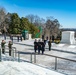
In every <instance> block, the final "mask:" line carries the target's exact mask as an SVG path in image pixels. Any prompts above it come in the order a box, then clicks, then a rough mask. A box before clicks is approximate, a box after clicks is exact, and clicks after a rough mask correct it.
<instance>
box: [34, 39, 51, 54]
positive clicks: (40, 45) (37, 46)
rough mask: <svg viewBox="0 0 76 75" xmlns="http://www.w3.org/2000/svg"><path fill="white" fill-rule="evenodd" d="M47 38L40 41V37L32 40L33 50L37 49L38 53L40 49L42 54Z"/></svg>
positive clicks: (49, 43) (49, 44)
mask: <svg viewBox="0 0 76 75" xmlns="http://www.w3.org/2000/svg"><path fill="white" fill-rule="evenodd" d="M46 41H47V40H43V41H41V40H40V39H39V40H38V41H37V39H35V41H34V51H35V53H36V52H37V51H38V54H40V51H42V54H44V51H45V45H46ZM48 46H49V51H50V50H51V40H49V41H48Z"/></svg>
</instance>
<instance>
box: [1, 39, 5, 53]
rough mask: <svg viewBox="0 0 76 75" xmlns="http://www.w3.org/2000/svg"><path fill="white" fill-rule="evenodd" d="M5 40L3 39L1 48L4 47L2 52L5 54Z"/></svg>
mask: <svg viewBox="0 0 76 75" xmlns="http://www.w3.org/2000/svg"><path fill="white" fill-rule="evenodd" d="M5 43H6V42H5V41H4V40H2V42H1V48H2V53H3V54H5Z"/></svg>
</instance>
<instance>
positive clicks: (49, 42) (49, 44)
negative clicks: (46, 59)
mask: <svg viewBox="0 0 76 75" xmlns="http://www.w3.org/2000/svg"><path fill="white" fill-rule="evenodd" d="M48 46H49V51H50V50H51V40H49V41H48Z"/></svg>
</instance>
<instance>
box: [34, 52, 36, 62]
mask: <svg viewBox="0 0 76 75" xmlns="http://www.w3.org/2000/svg"><path fill="white" fill-rule="evenodd" d="M34 63H36V53H35V54H34Z"/></svg>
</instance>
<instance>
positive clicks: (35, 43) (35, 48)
mask: <svg viewBox="0 0 76 75" xmlns="http://www.w3.org/2000/svg"><path fill="white" fill-rule="evenodd" d="M37 49H38V43H37V40H36V39H35V41H34V50H35V53H36V51H37Z"/></svg>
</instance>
